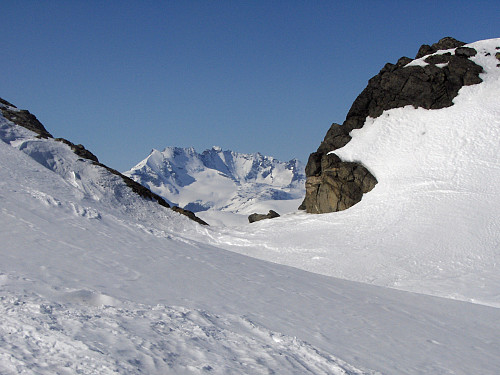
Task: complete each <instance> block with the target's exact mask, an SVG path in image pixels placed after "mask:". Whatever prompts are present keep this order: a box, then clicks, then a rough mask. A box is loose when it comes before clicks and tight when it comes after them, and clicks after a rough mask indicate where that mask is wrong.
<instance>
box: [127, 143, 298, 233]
mask: <svg viewBox="0 0 500 375" xmlns="http://www.w3.org/2000/svg"><path fill="white" fill-rule="evenodd" d="M124 174H125V175H127V176H129V177H131V178H132V179H134V180H135V181H137V182H139V183H140V184H142V185H144V186H147V187H148V188H149V189H151V190H152V191H153V192H155V193H156V194H158V195H160V196H162V197H164V198H165V199H167V200H168V201H169V202H172V203H173V204H174V205H179V206H181V207H184V208H186V209H188V210H191V211H193V212H199V216H200V217H202V218H203V219H204V220H206V221H208V222H209V223H210V224H211V225H214V224H215V225H216V224H218V223H220V222H222V223H225V224H233V223H240V224H243V223H248V221H247V216H248V215H249V214H251V213H254V212H260V213H267V212H268V211H269V210H270V209H274V210H275V211H278V212H279V213H289V212H293V211H295V210H297V207H298V206H299V205H300V203H301V199H303V196H304V193H305V189H304V183H305V174H304V165H303V164H302V163H300V162H299V161H298V160H295V159H294V160H290V161H289V162H281V161H279V160H276V159H274V158H272V157H269V156H263V155H261V154H260V153H256V154H241V153H237V152H234V151H222V149H221V148H220V147H216V146H214V147H213V148H211V149H209V150H205V151H204V152H203V153H201V154H199V153H197V152H196V151H195V150H194V148H178V147H167V148H165V149H164V150H163V151H161V152H160V151H158V150H153V151H151V153H150V155H149V156H148V157H147V158H146V159H144V160H143V161H141V162H140V163H139V164H137V165H136V166H135V167H133V168H132V169H131V170H129V171H127V172H125V173H124Z"/></svg>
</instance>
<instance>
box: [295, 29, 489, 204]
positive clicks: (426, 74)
mask: <svg viewBox="0 0 500 375" xmlns="http://www.w3.org/2000/svg"><path fill="white" fill-rule="evenodd" d="M464 44H465V43H463V42H460V41H458V40H456V39H453V38H449V37H448V38H443V39H441V40H440V41H439V42H438V43H435V44H433V45H432V46H429V45H423V46H422V47H420V50H419V52H418V54H417V58H420V57H423V56H426V55H430V56H428V57H427V58H426V59H425V62H427V63H428V65H426V66H418V65H415V66H407V64H408V63H410V62H411V61H412V60H411V59H409V58H408V57H402V58H400V59H399V60H398V62H397V63H396V64H390V63H387V64H386V65H385V66H384V67H383V68H382V69H381V70H380V72H379V73H378V74H377V75H376V76H374V77H373V78H371V79H370V80H369V81H368V85H367V86H366V88H365V89H364V90H363V91H362V92H361V94H359V96H358V97H357V98H356V100H355V101H354V103H353V104H352V106H351V108H350V110H349V112H348V113H347V116H346V119H345V121H344V123H343V124H342V125H339V124H335V123H334V124H332V125H331V127H330V129H329V130H328V132H327V133H326V135H325V138H324V140H323V141H322V142H321V144H320V146H319V147H318V149H317V151H316V152H314V153H312V154H311V156H310V157H309V160H308V163H307V166H306V177H307V181H306V197H305V199H304V202H303V203H302V205H301V206H300V207H299V208H300V209H305V210H307V212H314V213H323V212H332V211H339V210H342V209H346V208H349V207H350V206H351V205H353V204H356V203H357V202H359V201H360V200H361V197H362V195H363V193H366V192H367V191H369V190H371V189H372V188H373V186H375V184H376V183H377V180H376V179H375V177H374V176H373V175H372V174H371V173H370V172H369V171H368V170H367V169H366V168H365V167H364V166H362V165H361V164H359V163H344V162H342V161H341V160H340V159H339V158H338V157H337V156H336V155H335V154H333V153H330V152H331V151H334V150H336V149H338V148H341V147H343V146H345V145H346V144H347V143H348V142H349V141H350V140H351V136H350V135H349V133H350V132H351V130H353V129H360V128H362V127H363V125H364V123H365V121H366V118H367V117H372V118H376V117H378V116H380V115H381V114H382V113H383V111H385V110H389V109H392V108H399V107H404V106H407V105H412V106H413V107H415V108H417V107H422V108H426V109H439V108H444V107H449V106H451V105H453V99H454V98H455V97H456V96H457V95H458V91H459V90H460V89H461V88H462V87H463V86H467V85H474V84H477V83H480V82H482V80H481V78H480V77H479V74H480V73H482V72H483V69H482V67H481V66H479V65H476V64H475V63H474V62H473V61H471V60H469V57H471V56H474V55H475V54H476V53H477V52H476V50H474V49H473V48H469V47H463V45H464ZM453 48H456V50H455V54H452V53H450V52H446V53H444V54H436V55H433V54H434V53H436V52H437V51H439V50H447V49H453ZM436 64H446V65H445V66H442V67H438V66H436ZM329 153H330V154H329ZM346 176H350V177H348V178H347V177H346ZM344 177H345V178H344Z"/></svg>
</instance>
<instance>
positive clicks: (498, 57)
mask: <svg viewBox="0 0 500 375" xmlns="http://www.w3.org/2000/svg"><path fill="white" fill-rule="evenodd" d="M495 57H496V58H497V60H500V52H497V53H495Z"/></svg>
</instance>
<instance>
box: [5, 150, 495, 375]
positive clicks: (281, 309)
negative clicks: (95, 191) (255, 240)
mask: <svg viewBox="0 0 500 375" xmlns="http://www.w3.org/2000/svg"><path fill="white" fill-rule="evenodd" d="M0 163H1V164H0V165H1V168H0V186H1V190H0V191H1V193H0V195H1V200H2V207H1V215H0V228H2V246H1V252H0V257H1V261H0V265H1V266H0V290H1V297H0V311H1V313H2V319H1V320H0V332H1V334H0V358H1V361H0V372H1V373H2V374H17V373H23V372H24V373H27V374H35V373H36V374H53V373H61V374H62V373H77V372H79V373H84V374H108V373H115V372H119V373H123V374H135V373H140V372H143V373H150V374H163V373H178V374H189V373H193V374H201V373H215V374H222V373H242V374H243V373H244V374H248V373H252V374H265V373H272V372H275V373H290V374H304V373H312V374H357V373H372V372H371V371H370V370H368V369H373V370H376V371H380V372H381V373H385V374H421V373H436V374H451V373H454V374H470V373H477V372H480V373H482V374H495V373H496V371H497V363H496V362H497V359H498V353H499V352H500V327H499V326H498V324H497V322H498V319H499V318H500V310H499V309H494V308H489V307H484V306H480V305H474V304H468V303H463V302H457V301H451V300H445V299H439V298H434V297H428V296H421V295H415V294H410V293H405V292H399V291H394V290H389V289H383V288H378V287H373V286H368V285H363V284H358V283H353V282H349V281H342V280H336V279H332V278H328V277H324V276H320V275H315V274H310V273H307V272H303V271H300V270H297V269H293V268H288V267H285V266H281V265H276V264H271V263H266V262H262V261H259V260H256V259H252V258H246V257H244V256H241V255H239V254H235V253H231V252H225V251H223V250H221V249H217V248H214V247H212V246H210V245H207V244H204V243H201V242H197V241H194V240H191V239H190V238H192V237H195V236H196V234H197V233H198V235H201V236H203V238H206V235H207V234H208V233H209V232H210V231H212V229H210V228H206V227H202V226H200V225H197V224H195V223H192V222H191V221H189V220H187V219H185V218H184V217H180V220H179V221H178V222H177V224H175V223H173V222H172V221H171V220H170V221H168V220H167V221H165V222H161V223H160V222H157V224H156V226H154V225H153V226H152V227H145V226H144V225H143V224H142V218H143V217H142V216H141V215H137V212H132V211H129V212H117V211H113V210H108V208H107V207H106V206H105V205H103V206H101V205H100V202H98V201H92V200H86V199H85V198H83V197H81V195H80V192H79V189H78V188H77V187H74V186H71V184H68V183H67V182H66V181H65V180H64V179H62V178H58V176H57V175H56V174H54V172H52V171H51V170H49V169H47V168H45V167H43V166H42V165H41V164H39V163H38V162H36V161H35V160H33V159H32V158H30V157H29V156H28V155H26V154H24V153H22V152H21V151H19V150H17V149H15V148H12V147H10V146H8V145H6V144H4V143H2V142H0ZM94 210H95V211H94ZM96 211H97V213H98V215H95V214H93V215H87V214H86V213H87V212H94V213H95V212H96ZM167 211H168V210H167ZM167 211H166V212H167ZM166 219H167V218H166ZM181 221H182V222H183V225H184V228H182V226H181V225H180V222H181ZM152 224H153V223H152ZM176 225H177V226H176ZM339 357H340V358H342V360H340V359H338V358H339ZM344 361H347V362H348V363H351V365H349V364H346V362H344ZM353 366H355V367H353ZM360 369H364V370H360Z"/></svg>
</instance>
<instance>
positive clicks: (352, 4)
mask: <svg viewBox="0 0 500 375" xmlns="http://www.w3.org/2000/svg"><path fill="white" fill-rule="evenodd" d="M499 16H500V1H498V0H495V1H470V0H469V1H435V0H434V1H404V0H399V1H377V0H371V1H293V0H288V1H237V0H234V1H88V0H87V1H76V0H75V1H70V0H68V1H7V0H0V32H1V33H0V35H1V51H2V54H1V58H0V72H1V75H0V97H2V98H4V99H6V100H8V101H10V102H12V103H13V104H15V105H16V106H18V107H20V108H25V109H28V110H30V111H31V112H32V113H34V114H35V115H36V116H37V117H38V118H39V119H40V121H42V123H43V124H44V125H45V126H46V127H47V129H48V130H49V131H50V132H51V133H52V134H53V135H54V136H56V137H64V138H67V139H69V140H71V141H72V142H74V143H82V144H84V145H85V146H86V147H87V148H88V149H90V150H91V151H92V152H94V153H95V154H96V155H97V156H98V157H99V159H100V160H101V161H102V162H104V163H106V164H108V165H109V166H110V167H113V168H116V169H118V170H121V171H123V170H126V169H129V168H130V167H132V166H133V165H135V164H136V163H137V162H139V161H140V160H142V159H144V158H145V157H146V156H147V155H148V154H149V152H150V150H151V149H152V148H156V149H160V150H161V149H163V148H164V147H166V146H181V147H187V146H194V147H195V148H196V149H197V150H198V151H199V152H201V151H203V150H204V149H206V148H210V147H211V146H213V145H218V146H221V147H222V148H223V149H232V150H235V151H239V152H246V153H250V152H257V151H259V152H261V153H263V154H266V155H270V156H274V157H277V158H278V159H281V160H289V159H291V158H293V157H297V158H299V159H300V160H302V161H304V162H305V161H307V157H308V155H309V153H310V152H313V151H315V150H316V148H317V147H318V146H319V143H320V142H321V140H322V139H323V137H324V135H325V133H326V131H327V130H328V128H329V126H330V124H331V123H332V122H340V123H341V122H342V121H343V120H344V119H345V115H346V114H347V111H348V109H349V107H350V106H351V104H352V102H353V100H354V99H355V98H356V96H357V95H358V94H359V93H360V92H361V90H362V89H363V88H364V87H365V86H366V83H367V81H368V79H369V78H371V77H372V76H373V75H375V74H376V73H377V72H378V71H379V70H380V69H381V68H382V67H383V65H384V64H385V63H386V62H393V63H394V62H396V61H397V59H398V58H399V57H401V56H404V55H405V56H409V57H414V56H415V54H416V52H417V50H418V48H419V46H420V45H421V44H424V43H426V44H432V43H434V42H436V41H438V40H439V39H440V38H442V37H444V36H453V37H455V38H457V39H459V40H462V41H465V42H473V41H476V40H481V39H489V38H496V37H500V27H499V25H500V21H499Z"/></svg>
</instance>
